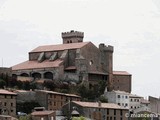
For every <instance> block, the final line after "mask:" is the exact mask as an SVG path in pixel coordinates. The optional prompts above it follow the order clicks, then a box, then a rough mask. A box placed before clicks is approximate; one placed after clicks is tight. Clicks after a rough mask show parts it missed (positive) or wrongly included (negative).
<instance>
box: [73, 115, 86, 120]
mask: <svg viewBox="0 0 160 120" xmlns="http://www.w3.org/2000/svg"><path fill="white" fill-rule="evenodd" d="M72 120H86V118H85V117H83V116H81V117H73V118H72Z"/></svg>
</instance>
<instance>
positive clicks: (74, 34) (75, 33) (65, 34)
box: [62, 30, 84, 38]
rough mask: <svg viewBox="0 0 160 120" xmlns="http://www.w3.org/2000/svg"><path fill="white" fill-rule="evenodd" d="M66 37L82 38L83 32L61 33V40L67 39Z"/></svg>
mask: <svg viewBox="0 0 160 120" xmlns="http://www.w3.org/2000/svg"><path fill="white" fill-rule="evenodd" d="M67 37H81V38H83V37H84V32H79V31H74V30H71V31H70V32H62V38H67Z"/></svg>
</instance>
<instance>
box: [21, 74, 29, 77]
mask: <svg viewBox="0 0 160 120" xmlns="http://www.w3.org/2000/svg"><path fill="white" fill-rule="evenodd" d="M20 76H24V77H29V75H28V74H27V73H22V74H21V75H20Z"/></svg>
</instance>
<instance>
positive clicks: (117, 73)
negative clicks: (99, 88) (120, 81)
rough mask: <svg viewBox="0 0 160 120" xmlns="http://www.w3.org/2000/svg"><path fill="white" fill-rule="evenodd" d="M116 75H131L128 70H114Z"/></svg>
mask: <svg viewBox="0 0 160 120" xmlns="http://www.w3.org/2000/svg"><path fill="white" fill-rule="evenodd" d="M113 74H114V75H131V74H130V73H128V72H127V71H113Z"/></svg>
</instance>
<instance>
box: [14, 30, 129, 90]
mask: <svg viewBox="0 0 160 120" xmlns="http://www.w3.org/2000/svg"><path fill="white" fill-rule="evenodd" d="M62 38H63V44H58V45H45V46H39V47H37V48H35V49H34V50H32V51H31V52H29V60H27V61H25V62H23V63H20V64H18V65H15V66H13V67H12V76H13V77H17V76H21V77H31V78H33V80H37V79H51V80H53V81H59V80H61V81H65V82H66V81H67V82H70V81H72V82H74V83H76V84H77V83H81V82H87V85H88V86H89V88H90V89H92V87H93V86H94V85H96V84H97V82H98V81H99V80H105V81H106V83H107V87H108V90H109V91H110V90H112V89H114V88H115V89H117V88H118V87H117V84H115V85H116V86H114V84H113V78H114V82H115V81H116V80H119V79H118V78H117V76H116V74H114V73H113V51H114V49H113V46H110V45H105V44H103V43H101V44H100V45H99V47H98V48H97V47H96V46H95V45H94V44H93V43H92V42H83V38H84V33H83V32H78V31H73V30H72V31H70V32H64V33H62ZM121 75H122V74H121ZM114 76H116V78H115V77H114ZM124 76H126V73H125V75H124ZM121 82H122V84H120V83H121ZM115 83H116V82H115ZM124 84H126V85H124ZM128 84H129V85H128ZM120 85H122V86H123V87H121V86H120ZM128 86H129V87H128ZM119 88H120V89H121V90H123V91H126V92H131V75H130V74H129V78H127V79H125V80H124V81H123V80H122V78H120V80H119Z"/></svg>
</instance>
